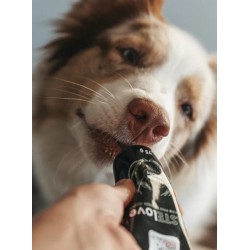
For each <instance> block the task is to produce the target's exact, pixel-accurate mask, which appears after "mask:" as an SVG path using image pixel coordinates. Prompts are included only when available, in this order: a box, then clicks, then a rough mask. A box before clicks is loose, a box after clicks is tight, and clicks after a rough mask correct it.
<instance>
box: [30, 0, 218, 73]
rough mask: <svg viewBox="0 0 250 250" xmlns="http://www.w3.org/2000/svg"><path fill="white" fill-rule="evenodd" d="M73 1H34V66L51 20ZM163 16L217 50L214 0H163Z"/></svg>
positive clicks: (49, 35)
mask: <svg viewBox="0 0 250 250" xmlns="http://www.w3.org/2000/svg"><path fill="white" fill-rule="evenodd" d="M101 1H102V0H100V2H101ZM74 2H76V0H33V2H32V3H33V4H32V12H33V15H32V24H33V25H32V33H33V35H32V51H33V68H34V67H35V66H36V65H37V63H38V62H39V57H40V51H39V48H40V47H41V46H43V45H44V44H46V43H47V42H48V41H50V39H51V38H53V27H52V25H51V21H53V20H54V19H56V18H59V17H60V16H61V15H62V14H63V13H65V12H66V11H67V10H68V9H69V8H70V6H71V5H72V3H74ZM164 15H165V17H166V18H167V19H168V21H169V22H170V23H172V24H174V25H176V26H179V27H180V28H183V29H184V30H186V31H188V32H189V33H191V34H193V35H194V36H195V37H196V38H197V39H198V40H199V41H200V42H201V43H202V44H203V45H204V46H205V48H207V50H208V51H210V52H216V50H217V0H209V1H208V0H165V5H164Z"/></svg>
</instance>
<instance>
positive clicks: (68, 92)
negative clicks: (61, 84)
mask: <svg viewBox="0 0 250 250" xmlns="http://www.w3.org/2000/svg"><path fill="white" fill-rule="evenodd" d="M48 89H51V90H56V91H59V92H63V93H67V94H71V95H75V96H79V97H81V98H82V100H86V101H91V102H92V103H96V104H98V103H105V102H103V101H102V100H96V101H93V99H88V96H87V95H85V96H83V95H79V94H77V93H75V92H72V91H68V90H64V89H59V88H48ZM84 98H86V99H84Z"/></svg>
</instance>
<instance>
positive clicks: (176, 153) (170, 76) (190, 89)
mask: <svg viewBox="0 0 250 250" xmlns="http://www.w3.org/2000/svg"><path fill="white" fill-rule="evenodd" d="M162 4H163V1H160V0H136V1H135V0H105V1H104V0H103V1H98V0H82V1H79V2H78V3H76V4H75V5H74V6H73V8H72V10H71V11H70V12H69V13H68V14H67V15H66V16H65V18H64V19H63V20H61V21H59V22H58V33H59V36H58V38H57V39H56V40H54V41H52V42H51V43H50V44H48V45H47V46H46V49H47V52H48V54H47V55H46V57H45V60H44V61H43V63H42V64H41V65H40V67H39V69H38V71H37V73H36V75H35V82H36V86H35V88H34V92H35V97H34V101H35V103H34V123H33V124H34V134H33V139H34V140H33V149H34V174H35V176H36V178H37V181H38V184H39V187H40V188H41V190H42V193H43V196H44V198H45V200H46V201H47V202H48V203H51V202H53V201H55V200H56V199H57V198H58V197H59V196H61V195H62V194H64V193H65V192H66V191H67V190H69V189H70V188H72V187H74V186H76V185H78V184H81V183H87V182H93V181H100V182H107V183H112V184H113V176H112V160H113V158H114V156H115V155H116V154H117V152H119V150H120V146H119V143H118V144H117V143H116V141H119V142H121V143H123V144H126V145H130V144H136V143H140V144H145V145H147V146H150V147H151V148H152V150H153V151H154V153H155V154H156V155H157V157H158V158H159V159H161V162H162V164H163V167H164V168H165V170H166V173H167V174H171V181H172V184H173V187H174V189H175V190H176V192H177V194H178V199H179V202H180V204H181V205H182V206H183V208H184V221H185V224H186V227H187V230H188V232H189V236H190V238H191V240H192V241H193V242H198V241H200V240H201V239H202V237H204V236H205V235H206V228H207V227H208V226H210V225H211V224H213V223H214V222H215V219H216V218H215V213H216V76H215V74H216V60H215V59H214V58H212V57H210V56H209V55H208V54H207V52H206V51H205V50H204V49H203V48H202V47H201V45H200V44H199V43H198V42H197V41H196V40H195V39H194V38H192V37H191V36H190V35H189V34H187V33H186V32H184V31H182V30H180V29H178V28H176V27H174V26H173V25H171V24H169V23H167V22H165V21H164V18H163V17H162V15H161V8H162ZM126 49H133V50H135V51H136V52H137V53H138V57H136V58H133V56H132V59H131V58H130V59H129V58H126V56H125V53H124V51H125V50H126ZM135 99H136V100H137V99H141V100H144V101H148V102H150V103H153V104H154V105H155V106H156V107H158V108H159V110H162V112H164V114H166V116H167V119H168V121H169V124H170V130H169V133H168V136H162V139H161V140H160V141H158V140H157V141H155V142H152V143H149V142H148V141H147V140H144V141H143V140H139V139H138V138H135V136H134V134H133V131H132V130H131V128H130V124H129V122H128V121H129V119H130V118H129V112H128V108H127V107H128V105H129V103H130V102H131V101H133V100H135ZM100 131H101V132H100ZM113 138H114V139H113Z"/></svg>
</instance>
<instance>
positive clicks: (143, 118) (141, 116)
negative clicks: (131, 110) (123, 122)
mask: <svg viewBox="0 0 250 250" xmlns="http://www.w3.org/2000/svg"><path fill="white" fill-rule="evenodd" d="M134 116H135V118H136V120H137V121H140V122H145V121H146V120H147V118H148V115H147V114H146V113H145V112H139V113H138V114H135V115H134Z"/></svg>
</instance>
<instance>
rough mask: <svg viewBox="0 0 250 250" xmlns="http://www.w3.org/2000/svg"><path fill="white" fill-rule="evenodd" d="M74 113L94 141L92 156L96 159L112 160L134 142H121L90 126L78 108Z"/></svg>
mask: <svg viewBox="0 0 250 250" xmlns="http://www.w3.org/2000/svg"><path fill="white" fill-rule="evenodd" d="M76 115H77V116H78V117H79V118H81V119H82V120H83V122H84V123H85V125H86V128H87V130H88V133H89V136H90V137H91V139H93V140H94V142H95V148H94V151H95V155H94V157H96V159H98V160H102V161H108V162H110V161H113V160H114V159H115V157H116V156H117V155H118V154H119V153H120V152H121V150H122V149H123V148H125V147H127V146H130V145H133V144H134V143H133V142H131V143H128V142H123V141H121V140H119V139H118V138H117V137H116V136H114V135H111V134H110V133H108V132H106V131H103V130H100V129H97V128H95V127H92V126H91V125H89V124H88V122H87V121H86V118H85V115H84V113H83V112H82V111H81V110H80V109H77V110H76Z"/></svg>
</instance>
